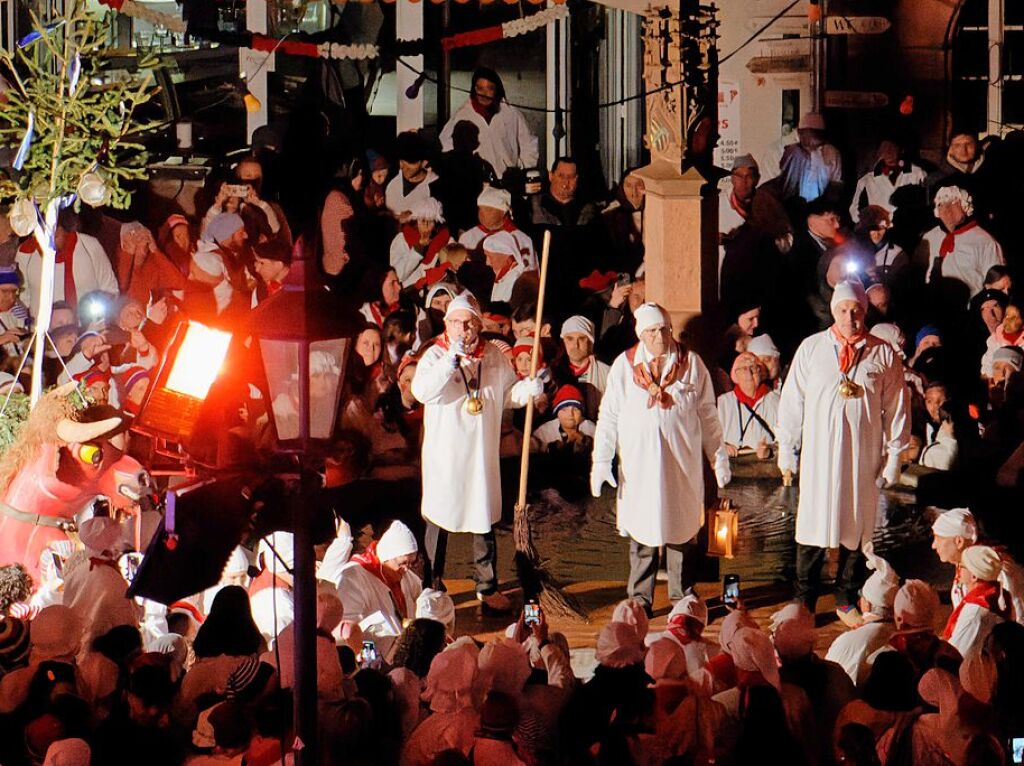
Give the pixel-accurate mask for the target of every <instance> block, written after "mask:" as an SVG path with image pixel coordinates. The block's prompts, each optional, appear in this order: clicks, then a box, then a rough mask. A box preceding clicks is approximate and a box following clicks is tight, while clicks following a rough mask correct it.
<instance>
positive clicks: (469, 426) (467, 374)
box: [412, 293, 544, 612]
mask: <svg viewBox="0 0 1024 766" xmlns="http://www.w3.org/2000/svg"><path fill="white" fill-rule="evenodd" d="M482 328H483V321H482V319H481V316H480V306H479V305H478V304H477V302H476V300H475V299H474V298H473V296H472V295H469V294H467V293H463V294H461V295H459V296H457V297H455V298H453V299H452V301H451V302H450V303H449V304H448V309H447V311H446V312H445V331H444V334H443V335H441V336H439V337H438V339H437V342H436V343H435V344H434V345H432V346H431V347H430V348H428V349H427V350H426V351H425V352H424V353H423V357H422V359H420V363H419V364H418V365H417V367H416V374H415V376H414V377H413V380H412V393H413V395H414V396H415V397H416V398H417V399H418V400H419V401H421V402H423V405H424V406H423V410H424V413H423V460H422V464H423V503H422V512H423V518H424V519H426V521H427V529H426V533H425V535H424V545H425V547H426V554H427V557H428V558H429V560H430V564H431V577H430V578H429V579H430V580H431V581H432V584H433V587H435V588H438V589H439V590H443V589H444V586H443V582H442V577H443V576H444V566H445V551H446V550H447V545H448V534H449V533H453V532H455V533H464V532H469V533H472V534H473V560H474V576H473V578H474V580H475V581H476V592H477V598H479V599H480V601H481V602H483V604H484V605H485V607H486V608H488V609H494V610H498V611H502V612H505V611H508V610H509V609H510V608H511V602H509V600H508V598H507V597H505V596H504V595H502V594H501V593H499V592H498V575H497V571H496V563H497V546H496V542H495V538H494V531H493V529H492V527H493V526H494V525H495V524H496V523H497V522H498V521H499V520H500V519H501V475H500V471H499V464H498V457H499V455H498V445H499V442H500V439H501V421H502V413H503V412H504V410H505V408H506V407H508V406H509V405H511V406H513V407H522V406H523V405H525V404H526V402H527V401H528V400H529V398H530V397H531V396H539V395H540V394H541V393H542V392H543V390H544V386H543V383H542V382H541V381H540V379H539V378H524V379H523V380H518V379H517V378H516V374H515V372H514V371H513V369H512V366H511V365H510V364H509V363H508V360H507V359H506V358H505V356H504V355H503V354H502V353H501V351H499V350H498V347H497V346H495V345H494V344H493V343H488V342H487V341H486V340H484V339H483V338H482V337H481V335H480V332H481V330H482Z"/></svg>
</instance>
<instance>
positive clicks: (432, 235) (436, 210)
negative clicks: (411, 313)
mask: <svg viewBox="0 0 1024 766" xmlns="http://www.w3.org/2000/svg"><path fill="white" fill-rule="evenodd" d="M411 212H412V217H411V220H410V221H409V222H408V223H406V224H404V225H403V226H402V228H401V230H400V231H399V232H398V234H396V235H395V238H394V239H393V240H391V255H390V261H391V268H393V269H394V270H395V271H396V272H397V273H398V279H399V280H400V281H401V283H402V287H410V286H412V285H415V284H416V283H417V282H418V281H419V280H420V279H423V278H424V277H425V276H426V275H427V269H431V268H433V267H434V266H437V265H438V264H439V262H440V255H441V250H442V248H444V247H445V245H447V244H448V243H449V242H454V241H455V240H453V239H452V236H451V234H449V233H448V227H447V226H445V225H444V212H443V211H442V209H441V203H440V202H438V201H437V200H436V199H434V198H433V197H428V198H427V199H424V200H420V201H418V202H416V203H415V204H414V205H413V206H412V211H411Z"/></svg>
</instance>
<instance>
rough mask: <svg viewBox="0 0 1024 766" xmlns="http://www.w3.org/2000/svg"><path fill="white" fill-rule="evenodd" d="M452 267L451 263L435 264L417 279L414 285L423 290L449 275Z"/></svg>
mask: <svg viewBox="0 0 1024 766" xmlns="http://www.w3.org/2000/svg"><path fill="white" fill-rule="evenodd" d="M451 267H452V266H451V264H450V263H442V264H439V265H437V266H434V267H433V268H430V269H427V270H426V273H424V275H423V276H422V277H420V278H419V279H417V280H416V284H415V285H414V287H415V288H416V289H417V290H423V289H424V288H427V287H431V286H433V285H435V284H437V283H438V282H440V281H441V280H442V279H444V278H445V277H446V276H447V275H448V272H449V271H450V270H451Z"/></svg>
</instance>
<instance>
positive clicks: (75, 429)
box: [57, 418, 121, 444]
mask: <svg viewBox="0 0 1024 766" xmlns="http://www.w3.org/2000/svg"><path fill="white" fill-rule="evenodd" d="M120 425H121V418H107V419H106V420H97V421H94V422H92V423H81V422H79V421H77V420H71V419H70V418H62V419H61V420H60V422H58V423H57V438H59V439H60V440H61V441H63V442H67V443H68V444H85V443H86V442H91V441H95V440H96V439H101V438H103V437H104V436H106V435H107V434H109V433H110V432H111V431H114V430H116V429H117V428H118V427H119V426H120Z"/></svg>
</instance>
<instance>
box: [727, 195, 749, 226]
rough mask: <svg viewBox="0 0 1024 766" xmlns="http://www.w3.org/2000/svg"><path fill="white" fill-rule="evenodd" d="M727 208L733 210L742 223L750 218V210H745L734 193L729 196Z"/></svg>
mask: <svg viewBox="0 0 1024 766" xmlns="http://www.w3.org/2000/svg"><path fill="white" fill-rule="evenodd" d="M729 207H731V208H732V209H733V210H735V211H736V212H737V213H738V214H739V217H740V218H742V219H743V220H744V221H745V220H747V218H749V217H750V210H749V209H747V208H746V207H745V206H744V205H743V203H742V202H740V201H739V199H737V197H736V193H735V192H732V193H731V194H729Z"/></svg>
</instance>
